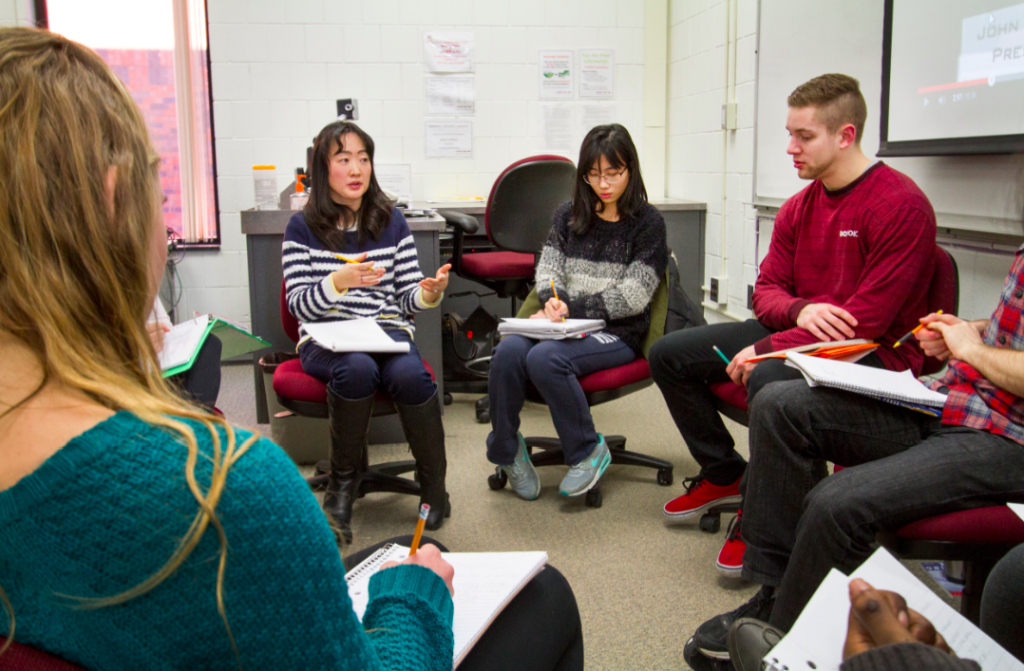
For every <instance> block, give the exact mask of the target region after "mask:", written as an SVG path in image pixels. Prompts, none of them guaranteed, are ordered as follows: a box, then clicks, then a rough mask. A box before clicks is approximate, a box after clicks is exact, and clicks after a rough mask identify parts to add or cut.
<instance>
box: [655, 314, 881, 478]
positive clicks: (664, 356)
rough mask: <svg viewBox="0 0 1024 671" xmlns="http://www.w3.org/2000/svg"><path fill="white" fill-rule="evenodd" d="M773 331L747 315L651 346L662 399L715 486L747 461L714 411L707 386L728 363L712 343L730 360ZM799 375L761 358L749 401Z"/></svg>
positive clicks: (871, 362)
mask: <svg viewBox="0 0 1024 671" xmlns="http://www.w3.org/2000/svg"><path fill="white" fill-rule="evenodd" d="M773 332H774V331H772V330H771V329H768V328H767V327H765V326H762V325H761V324H760V322H758V321H757V320H754V319H748V320H747V321H745V322H741V323H737V324H710V325H708V326H698V327H696V328H690V329H683V330H681V331H675V332H673V333H669V334H668V335H666V336H665V337H663V338H661V339H659V340H658V341H657V342H656V343H654V346H653V347H652V348H651V352H650V356H649V357H648V361H650V364H651V377H652V378H654V382H655V383H656V384H657V385H658V388H659V389H660V390H661V393H662V395H663V396H664V397H665V403H666V404H667V405H668V410H669V412H670V413H671V414H672V419H673V420H675V423H676V427H677V428H678V429H679V433H681V434H682V436H683V440H685V441H686V446H687V447H688V448H690V454H692V455H693V458H694V459H695V460H696V461H697V463H698V464H700V474H701V476H702V477H705V478H707V479H708V481H710V482H711V483H712V484H714V485H718V486H725V485H729V484H732V483H733V482H736V481H737V480H739V479H740V477H741V476H742V475H743V471H744V469H745V468H746V466H747V462H746V461H744V460H743V457H741V456H740V455H739V453H738V452H737V451H736V449H735V447H736V444H735V443H734V442H733V439H732V436H731V435H730V434H729V430H728V429H726V428H725V424H724V423H723V422H722V418H721V416H719V414H718V412H717V411H716V410H715V406H714V399H715V395H714V394H712V393H711V390H710V389H708V384H710V383H715V382H727V381H728V380H729V376H728V375H726V373H725V368H726V363H725V362H724V361H722V358H721V357H720V356H718V354H716V353H715V350H714V349H712V345H717V346H718V349H720V350H722V353H723V354H725V356H727V357H729V359H730V360H731V359H732V358H733V357H734V356H736V355H737V354H738V353H739V352H740V350H742V349H743V348H744V347H748V346H750V345H753V344H754V343H755V342H757V341H758V340H761V339H762V338H765V337H767V336H769V335H771V334H772V333H773ZM858 363H861V364H864V365H868V366H875V367H882V360H881V359H879V358H878V356H877V355H876V354H869V355H868V356H866V357H864V358H863V359H861V360H860V361H858ZM800 379H803V376H802V375H801V374H800V372H799V371H798V370H797V369H795V368H790V367H789V366H787V365H786V363H785V361H784V360H782V359H769V360H767V361H762V362H761V363H759V364H758V365H757V367H755V368H754V371H753V372H752V373H751V374H750V378H749V379H748V380H747V404H748V405H749V404H750V403H751V402H752V401H753V400H754V397H755V396H757V393H758V392H759V391H761V389H762V388H763V387H764V386H765V385H766V384H769V383H771V382H779V381H782V380H800Z"/></svg>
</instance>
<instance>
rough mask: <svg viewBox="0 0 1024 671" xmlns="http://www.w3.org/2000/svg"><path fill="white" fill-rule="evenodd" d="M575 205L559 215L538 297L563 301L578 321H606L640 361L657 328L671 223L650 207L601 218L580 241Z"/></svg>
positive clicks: (547, 249)
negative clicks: (655, 305)
mask: <svg viewBox="0 0 1024 671" xmlns="http://www.w3.org/2000/svg"><path fill="white" fill-rule="evenodd" d="M570 215H571V202H569V203H564V204H563V205H562V206H561V207H559V208H558V209H557V210H556V211H555V217H554V224H553V225H552V226H551V233H550V234H549V235H548V239H547V242H545V243H544V250H543V252H541V255H540V263H538V264H537V272H536V278H537V297H538V298H539V299H540V301H541V303H542V304H543V303H546V302H547V301H548V299H550V298H552V297H553V294H552V292H551V280H554V282H555V288H556V289H557V290H558V297H559V298H560V299H561V300H562V301H564V302H565V303H566V304H567V305H568V306H569V317H571V318H573V319H603V320H604V321H605V323H606V324H607V326H606V327H605V331H607V332H608V333H611V334H613V335H616V336H618V337H619V338H621V339H622V341H623V342H625V343H626V344H627V345H629V346H630V347H632V348H633V351H635V352H636V353H637V356H640V354H641V352H640V350H641V346H642V345H643V341H644V337H646V335H647V330H648V329H649V328H650V325H651V297H652V296H654V291H655V289H657V288H658V282H660V281H661V278H662V277H663V276H664V275H665V265H666V264H667V263H668V246H667V244H666V242H665V220H664V219H662V218H661V213H660V212H658V210H656V209H655V208H654V207H653V206H652V205H650V204H647V203H645V204H644V207H643V209H642V210H641V211H640V216H639V217H638V218H634V219H630V218H621V219H620V220H619V221H614V222H613V221H605V220H604V219H601V218H600V217H598V216H597V215H596V214H595V215H593V219H592V220H591V223H590V228H589V230H587V232H586V233H585V234H584V235H582V236H580V235H576V234H575V233H573V232H572V231H571V230H570V229H569V219H570Z"/></svg>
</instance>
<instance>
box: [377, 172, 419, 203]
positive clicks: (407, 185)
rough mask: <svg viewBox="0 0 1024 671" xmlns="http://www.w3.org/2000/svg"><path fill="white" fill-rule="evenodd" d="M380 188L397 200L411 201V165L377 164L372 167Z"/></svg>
mask: <svg viewBox="0 0 1024 671" xmlns="http://www.w3.org/2000/svg"><path fill="white" fill-rule="evenodd" d="M373 174H374V175H376V176H377V183H378V184H379V185H380V188H382V189H384V190H385V191H387V192H389V193H393V194H395V195H396V196H398V197H399V198H408V199H412V164H410V163H377V164H376V165H374V166H373Z"/></svg>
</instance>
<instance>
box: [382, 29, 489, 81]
mask: <svg viewBox="0 0 1024 671" xmlns="http://www.w3.org/2000/svg"><path fill="white" fill-rule="evenodd" d="M396 18H397V17H396ZM473 43H474V37H473V33H448V32H443V33H439V32H430V33H424V34H423V65H424V67H425V68H426V70H427V72H472V71H473V51H474V47H473Z"/></svg>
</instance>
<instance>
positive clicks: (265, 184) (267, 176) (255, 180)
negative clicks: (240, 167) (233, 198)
mask: <svg viewBox="0 0 1024 671" xmlns="http://www.w3.org/2000/svg"><path fill="white" fill-rule="evenodd" d="M276 169H277V168H276V167H275V166H272V165H254V166H253V167H252V185H253V190H254V193H255V196H256V209H257V210H276V209H278V200H277V173H276Z"/></svg>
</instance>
